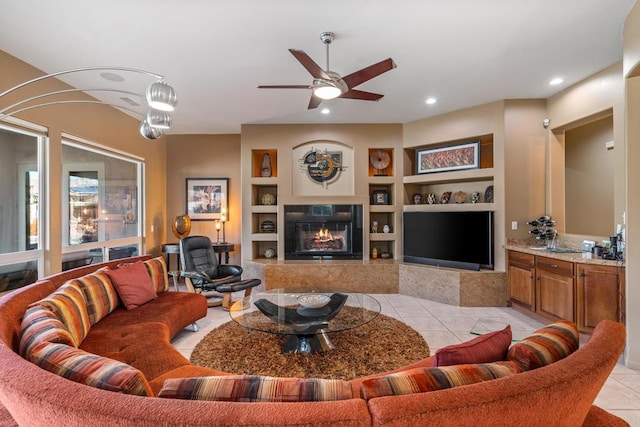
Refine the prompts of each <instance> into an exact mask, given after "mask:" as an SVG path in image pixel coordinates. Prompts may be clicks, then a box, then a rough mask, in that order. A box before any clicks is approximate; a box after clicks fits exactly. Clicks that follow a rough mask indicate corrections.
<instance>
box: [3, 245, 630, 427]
mask: <svg viewBox="0 0 640 427" xmlns="http://www.w3.org/2000/svg"><path fill="white" fill-rule="evenodd" d="M160 260H161V259H158V258H155V259H154V258H152V257H150V256H143V257H136V258H131V259H127V260H126V262H127V263H134V262H136V261H141V262H143V263H145V266H147V267H148V272H149V274H150V277H152V281H153V283H154V286H155V292H156V295H155V297H154V298H153V299H152V300H151V301H149V302H147V303H146V304H143V305H141V306H140V307H137V308H134V309H130V310H127V309H126V307H123V304H122V301H120V300H119V299H118V298H114V295H113V293H112V291H111V290H110V288H109V284H107V283H105V281H106V280H107V279H105V277H104V276H103V275H101V271H104V270H101V269H103V268H104V267H109V268H111V269H116V268H118V266H119V264H121V263H122V262H123V261H122V260H118V261H114V262H109V263H103V264H100V265H91V266H86V267H81V268H78V269H75V270H70V271H67V272H63V273H60V274H56V275H53V276H50V277H48V278H45V279H42V280H40V281H39V282H37V283H35V284H33V285H30V286H28V287H25V288H23V289H20V290H17V291H15V292H12V293H10V294H7V295H4V296H3V297H0V403H1V404H2V405H0V426H3V427H4V426H5V425H6V426H13V425H20V426H23V425H24V426H45V425H46V426H50V425H65V426H86V425H91V426H113V425H118V426H147V425H148V426H158V425H167V426H170V425H175V426H177V425H194V426H196V425H202V426H204V425H216V426H238V425H243V426H254V425H255V426H275V425H278V426H280V425H297V426H327V425H331V426H334V425H335V426H371V425H385V426H409V425H411V426H413V425H442V426H460V425H476V426H500V425H519V426H539V425H563V426H564V425H566V426H580V425H585V426H624V425H627V424H626V423H625V422H624V421H623V420H621V419H620V418H618V417H615V416H614V415H612V414H610V413H608V412H606V411H603V410H602V409H600V408H598V407H596V406H593V402H594V400H595V398H596V396H597V394H598V392H599V390H600V388H601V387H602V385H603V384H604V382H605V380H606V379H607V377H608V375H609V373H610V372H611V370H612V369H613V367H614V365H615V363H616V362H617V360H618V358H619V356H620V354H621V352H622V350H623V347H624V341H625V328H624V326H623V325H621V324H619V323H616V322H611V321H604V322H602V323H601V324H600V325H598V327H597V328H596V330H595V332H594V333H593V335H592V337H591V339H590V340H589V341H588V342H587V343H586V344H584V345H583V346H582V347H581V348H579V349H578V350H576V351H573V349H571V353H570V354H569V355H568V356H566V357H564V355H561V356H560V357H559V358H560V360H557V361H554V362H553V363H551V364H548V365H546V366H541V367H538V366H529V362H528V361H527V360H526V357H525V356H523V355H522V354H519V355H518V354H516V356H515V358H514V360H515V362H517V363H514V361H506V362H498V363H497V364H494V365H493V366H491V367H485V366H480V367H478V366H469V365H466V366H452V367H451V369H452V370H453V371H454V373H450V374H447V381H449V380H452V379H453V380H455V378H457V377H458V376H459V375H460V372H461V371H465V370H466V371H471V372H473V373H472V375H474V376H477V377H478V378H479V379H474V381H476V380H478V381H479V380H480V379H487V378H497V379H490V380H487V381H481V382H477V383H474V384H469V385H462V386H457V387H452V388H445V389H440V390H437V391H429V392H426V391H424V389H422V388H421V387H422V386H420V387H417V388H416V387H413V386H409V387H407V386H406V383H407V379H409V380H411V381H413V380H414V379H415V378H421V380H419V381H418V380H416V381H415V382H416V383H420V381H422V382H423V383H425V384H426V383H428V382H430V381H432V380H434V378H435V376H434V375H433V373H434V372H435V371H433V370H432V369H440V368H432V366H433V365H434V356H431V357H428V358H426V359H423V360H420V361H418V362H416V363H414V364H412V365H409V366H406V367H404V368H402V369H398V370H396V371H393V372H387V373H381V374H377V375H373V376H370V377H366V378H359V379H356V380H353V381H349V382H341V381H332V380H316V379H304V378H297V379H296V378H291V379H285V378H280V379H278V378H259V377H253V376H252V377H248V376H238V375H235V376H234V375H231V374H229V373H224V372H218V371H214V370H211V369H207V368H202V367H197V366H192V365H191V364H190V363H189V361H188V360H187V359H185V358H184V357H183V356H182V355H180V353H179V352H178V351H177V350H176V349H174V348H173V347H172V346H171V343H170V339H171V338H172V337H173V336H175V334H177V333H178V332H179V331H180V330H181V329H183V328H184V327H185V326H187V325H189V324H191V323H193V322H194V321H196V320H197V319H199V318H201V317H203V316H205V315H206V311H207V307H206V300H205V299H204V297H202V296H200V295H196V294H192V293H181V292H172V291H169V290H168V284H167V283H166V267H164V266H163V261H160ZM163 268H164V269H165V270H164V271H163V270H162V269H163ZM78 279H81V280H78ZM105 288H108V289H107V290H106V291H105ZM82 301H84V302H85V303H86V313H84V312H83V310H82V308H81V307H78V306H79V305H81V304H80V302H82ZM74 310H79V311H80V314H78V313H75V314H74ZM554 327H555V326H554ZM576 334H577V332H576ZM576 347H577V344H576ZM513 348H514V347H513V346H512V349H513ZM510 352H511V350H510ZM515 353H517V352H514V354H515ZM516 365H517V366H516ZM534 368H535V369H534ZM479 369H480V370H482V373H481V374H479ZM459 370H460V371H459ZM523 370H524V372H521V371H523ZM516 372H517V373H516ZM236 374H241V373H236ZM425 375H426V376H425ZM486 375H489V377H486ZM420 376H421V377H420ZM483 376H484V378H480V377H483ZM425 378H426V379H425ZM442 378H444V377H442ZM442 378H440V379H439V380H438V379H437V378H435V379H436V380H438V381H441V380H442ZM453 382H455V381H453ZM400 383H402V384H404V385H403V386H397V384H400ZM404 389H406V390H404ZM211 392H213V393H217V394H221V393H222V394H223V395H224V396H225V399H222V400H221V401H207V400H199V399H201V398H206V397H202V396H203V395H207V394H208V393H211ZM404 393H406V394H404ZM247 396H250V397H249V398H248V397H247ZM256 396H258V398H256ZM301 396H302V397H303V399H301ZM234 397H235V398H237V397H239V398H240V399H235V400H238V401H230V400H234ZM269 399H276V400H280V401H269ZM324 399H328V400H324ZM249 400H260V401H249ZM297 400H298V401H297ZM299 400H311V401H304V402H303V401H299ZM318 400H320V401H318Z"/></svg>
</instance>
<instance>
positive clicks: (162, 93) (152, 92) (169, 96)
mask: <svg viewBox="0 0 640 427" xmlns="http://www.w3.org/2000/svg"><path fill="white" fill-rule="evenodd" d="M147 103H149V106H150V107H151V108H154V109H156V110H160V111H173V110H175V108H176V105H177V104H178V97H177V96H176V92H175V91H174V90H173V88H172V87H171V86H169V84H168V83H167V82H165V81H162V80H161V81H159V82H155V83H153V84H151V86H149V87H148V88H147Z"/></svg>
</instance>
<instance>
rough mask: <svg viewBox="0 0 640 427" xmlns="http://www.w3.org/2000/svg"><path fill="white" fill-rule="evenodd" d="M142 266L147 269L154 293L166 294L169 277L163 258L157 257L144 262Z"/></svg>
mask: <svg viewBox="0 0 640 427" xmlns="http://www.w3.org/2000/svg"><path fill="white" fill-rule="evenodd" d="M144 266H145V267H146V268H147V272H148V273H149V276H150V277H151V282H152V283H153V288H154V290H155V291H156V293H158V294H159V293H161V292H167V291H168V290H169V279H168V277H169V276H168V273H167V263H166V262H165V260H164V258H163V257H161V256H159V257H156V258H153V259H150V260H147V261H144Z"/></svg>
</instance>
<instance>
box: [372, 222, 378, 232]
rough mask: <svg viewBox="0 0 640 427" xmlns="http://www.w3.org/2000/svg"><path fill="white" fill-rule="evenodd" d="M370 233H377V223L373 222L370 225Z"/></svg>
mask: <svg viewBox="0 0 640 427" xmlns="http://www.w3.org/2000/svg"><path fill="white" fill-rule="evenodd" d="M371 232H372V233H377V232H378V221H373V222H372V223H371Z"/></svg>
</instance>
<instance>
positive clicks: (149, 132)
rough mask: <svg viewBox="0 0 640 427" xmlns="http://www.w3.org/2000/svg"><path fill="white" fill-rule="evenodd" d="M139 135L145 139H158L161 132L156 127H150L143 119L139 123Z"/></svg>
mask: <svg viewBox="0 0 640 427" xmlns="http://www.w3.org/2000/svg"><path fill="white" fill-rule="evenodd" d="M140 134H141V135H142V136H144V137H145V138H146V139H158V138H160V137H161V136H162V131H161V130H160V129H159V128H157V127H152V126H151V125H149V122H148V121H147V119H144V120H143V121H142V123H140Z"/></svg>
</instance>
